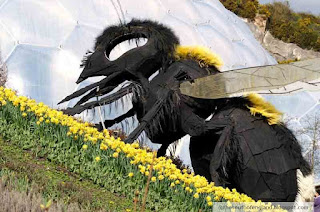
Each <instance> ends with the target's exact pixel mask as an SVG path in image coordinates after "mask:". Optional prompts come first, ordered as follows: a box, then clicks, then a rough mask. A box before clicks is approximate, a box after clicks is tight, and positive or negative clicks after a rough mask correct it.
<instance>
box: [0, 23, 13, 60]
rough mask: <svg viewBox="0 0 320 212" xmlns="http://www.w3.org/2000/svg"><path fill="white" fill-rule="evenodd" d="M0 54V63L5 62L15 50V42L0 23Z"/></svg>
mask: <svg viewBox="0 0 320 212" xmlns="http://www.w3.org/2000/svg"><path fill="white" fill-rule="evenodd" d="M0 38H1V40H0V53H1V58H2V60H3V61H2V62H5V60H6V58H8V57H9V55H10V53H11V52H12V51H13V49H14V48H15V46H16V44H17V41H15V40H14V38H13V37H12V35H10V34H9V33H8V32H7V31H6V29H5V28H4V27H3V25H1V23H0Z"/></svg>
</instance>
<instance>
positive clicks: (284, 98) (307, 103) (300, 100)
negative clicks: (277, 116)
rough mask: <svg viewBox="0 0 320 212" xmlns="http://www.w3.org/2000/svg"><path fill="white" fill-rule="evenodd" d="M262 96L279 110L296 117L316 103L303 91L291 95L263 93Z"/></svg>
mask: <svg viewBox="0 0 320 212" xmlns="http://www.w3.org/2000/svg"><path fill="white" fill-rule="evenodd" d="M264 97H265V98H266V100H267V101H269V102H271V103H272V104H273V105H274V106H275V107H276V108H277V109H278V110H280V111H281V112H284V113H287V114H289V115H290V116H293V117H297V118H300V117H301V116H302V115H303V114H304V113H306V112H307V111H308V110H309V109H311V108H312V107H313V106H315V104H316V101H315V100H314V99H313V98H312V96H310V95H309V93H308V92H305V91H302V92H297V93H294V94H291V95H265V96H264Z"/></svg>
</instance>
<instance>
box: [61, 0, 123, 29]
mask: <svg viewBox="0 0 320 212" xmlns="http://www.w3.org/2000/svg"><path fill="white" fill-rule="evenodd" d="M59 2H60V4H61V5H62V6H63V7H64V8H65V9H66V10H67V11H68V12H69V13H71V15H72V17H73V19H74V20H76V21H78V22H79V23H80V24H87V25H92V26H95V27H97V28H102V29H103V28H105V27H106V26H107V25H109V24H113V23H117V22H118V16H117V12H116V10H115V9H114V6H113V4H112V1H102V0H93V1H82V2H81V4H80V3H79V1H78V0H62V1H59ZM114 2H116V1H114Z"/></svg>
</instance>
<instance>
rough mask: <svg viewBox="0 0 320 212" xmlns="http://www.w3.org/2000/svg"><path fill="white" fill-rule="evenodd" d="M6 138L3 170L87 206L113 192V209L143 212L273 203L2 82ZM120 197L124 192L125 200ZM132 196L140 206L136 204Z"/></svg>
mask: <svg viewBox="0 0 320 212" xmlns="http://www.w3.org/2000/svg"><path fill="white" fill-rule="evenodd" d="M0 136H1V137H2V139H3V140H2V141H1V143H0V146H1V158H2V159H0V162H1V167H0V169H1V172H2V173H6V172H7V171H9V172H10V173H11V172H16V173H17V174H18V175H19V176H20V177H18V179H21V177H22V179H23V178H25V176H27V177H26V178H25V179H26V181H27V182H34V184H38V185H42V186H40V188H41V189H40V192H39V193H42V194H43V196H44V197H45V198H46V199H47V201H48V199H53V200H55V201H59V200H60V201H63V202H66V203H68V200H69V199H75V200H76V201H75V202H76V203H77V204H79V205H80V206H81V207H85V205H86V204H89V207H91V208H93V209H94V208H96V209H97V210H98V209H99V208H100V207H102V206H106V207H108V208H110V207H111V205H108V201H109V199H112V198H115V200H112V201H114V203H116V202H118V203H117V206H119V208H115V209H114V210H120V211H122V210H124V209H125V210H127V209H128V210H132V211H136V210H135V208H136V206H137V207H138V208H139V209H137V210H139V211H140V208H142V210H141V211H144V208H146V209H148V210H152V211H170V212H172V211H197V212H198V211H212V206H213V205H214V204H215V202H225V203H226V205H228V207H232V203H231V202H244V203H245V205H246V204H250V206H252V204H254V205H253V206H254V207H259V206H266V205H267V204H265V203H262V202H261V201H257V202H255V201H254V200H253V199H252V198H250V197H248V196H247V195H245V194H241V193H239V192H237V191H236V189H232V190H230V189H228V188H223V187H219V186H215V185H214V183H212V182H211V183H209V182H208V181H207V180H206V179H205V178H204V177H202V176H199V175H194V173H189V172H188V171H187V170H185V169H184V170H180V169H178V168H177V167H176V165H175V164H173V163H172V160H170V159H167V158H165V157H159V158H157V157H155V155H156V154H155V152H152V151H151V150H149V149H146V148H142V147H140V146H139V144H138V143H133V144H125V143H124V142H123V141H121V140H120V138H118V139H115V138H114V137H113V136H112V135H110V133H109V131H108V130H104V131H103V132H99V131H98V130H97V129H96V128H93V127H91V125H90V124H89V123H84V122H82V121H81V120H77V119H75V118H73V117H71V116H67V115H64V114H63V113H62V112H61V111H56V110H53V109H51V108H49V107H48V106H46V105H44V104H43V103H41V102H40V103H36V102H35V101H34V100H31V99H28V98H27V97H24V96H17V95H16V94H15V92H14V91H12V90H10V89H5V88H3V87H0ZM21 149H23V150H24V151H27V152H28V154H26V152H24V151H22V150H21ZM29 153H30V155H29ZM24 155H27V156H25V157H31V155H32V157H34V158H33V159H37V161H38V160H39V158H42V159H43V162H39V163H38V162H37V161H35V162H31V160H33V159H32V158H29V159H28V158H24ZM28 155H29V156H28ZM49 163H50V164H51V165H50V164H49ZM52 164H53V165H52ZM48 168H49V169H48ZM56 170H58V171H59V172H56ZM60 171H63V172H64V173H62V174H61V173H60ZM59 173H60V174H59ZM74 174H75V176H74V178H72V177H73V175H74ZM9 175H10V174H9ZM71 176H72V177H71ZM80 180H82V181H81V182H79V181H80ZM61 181H62V182H64V183H62V182H61ZM66 182H71V184H67V185H66ZM85 182H94V183H95V184H96V185H99V186H100V187H101V188H103V189H105V190H106V191H108V192H103V191H101V190H100V189H98V187H95V188H96V190H95V189H94V188H92V187H91V185H90V186H89V187H86V186H85ZM31 184H32V183H31ZM89 184H90V183H89ZM82 188H83V189H85V190H86V191H88V189H89V190H90V189H93V190H90V194H91V195H92V198H91V199H90V198H89V199H88V201H84V199H86V198H84V197H83V196H82V195H81V193H82V192H80V191H81V189H82ZM73 189H75V192H72V191H73ZM91 191H92V192H91ZM100 191H101V192H100ZM85 193H88V192H85ZM112 194H116V195H117V197H115V196H113V195H112ZM119 195H120V196H119ZM108 196H109V197H108ZM122 196H125V197H126V198H125V199H121V198H122ZM103 198H106V200H105V199H103ZM79 199H80V200H81V201H79ZM133 200H134V201H135V202H138V203H137V205H136V204H132V203H130V201H133ZM80 202H84V205H83V204H80ZM100 203H103V204H102V205H101V204H100ZM109 203H110V201H109ZM268 205H269V204H268ZM44 207H45V206H44ZM128 207H129V208H128ZM130 207H131V208H130ZM132 207H133V208H132ZM272 211H282V210H281V209H272Z"/></svg>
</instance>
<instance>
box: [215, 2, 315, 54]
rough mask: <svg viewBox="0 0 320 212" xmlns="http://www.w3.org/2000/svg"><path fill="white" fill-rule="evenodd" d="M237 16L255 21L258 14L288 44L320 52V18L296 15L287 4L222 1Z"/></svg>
mask: <svg viewBox="0 0 320 212" xmlns="http://www.w3.org/2000/svg"><path fill="white" fill-rule="evenodd" d="M220 1H221V2H222V4H223V5H224V6H225V7H226V8H227V9H229V10H230V11H232V12H234V13H235V14H237V15H239V16H241V17H243V18H248V19H251V20H253V19H254V18H255V16H256V14H257V13H259V14H263V15H265V17H266V18H268V24H267V29H268V30H270V32H271V34H272V35H273V36H274V37H276V38H278V39H280V40H282V41H284V42H287V43H295V44H297V45H298V46H300V47H301V48H304V49H311V50H314V51H320V17H317V16H315V15H312V14H308V13H296V12H294V11H293V10H292V9H290V6H289V5H288V4H286V3H281V2H274V3H272V4H266V5H260V4H259V2H258V0H240V1H232V0H220Z"/></svg>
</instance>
